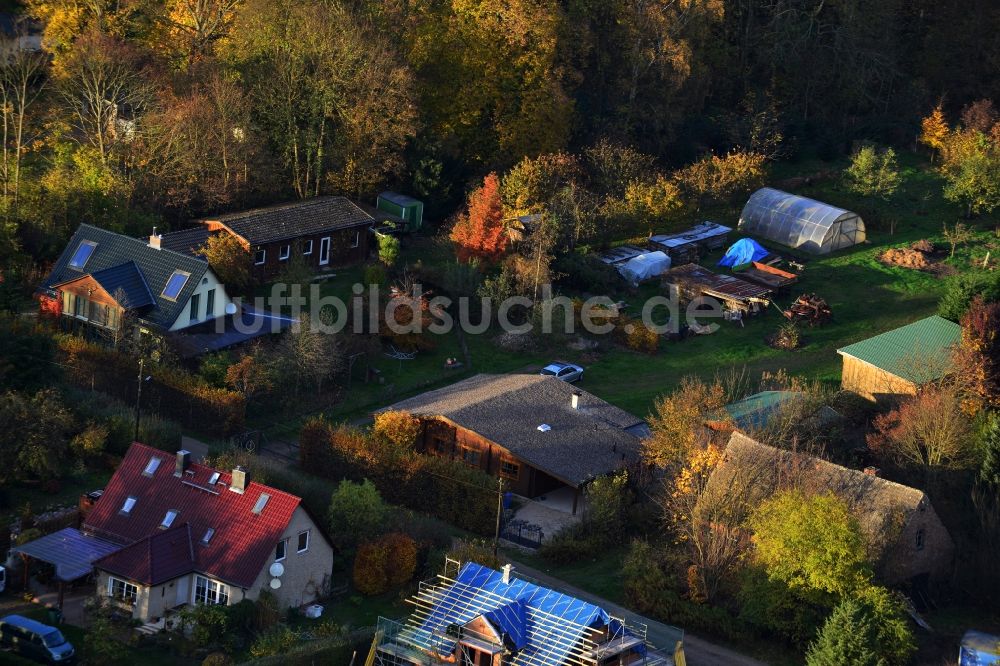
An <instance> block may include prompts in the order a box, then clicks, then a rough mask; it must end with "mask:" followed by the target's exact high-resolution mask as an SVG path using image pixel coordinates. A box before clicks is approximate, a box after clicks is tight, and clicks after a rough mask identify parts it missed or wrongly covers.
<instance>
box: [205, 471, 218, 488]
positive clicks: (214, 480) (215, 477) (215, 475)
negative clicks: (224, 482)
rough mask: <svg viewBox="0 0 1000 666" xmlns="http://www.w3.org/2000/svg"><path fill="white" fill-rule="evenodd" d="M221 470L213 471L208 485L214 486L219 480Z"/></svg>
mask: <svg viewBox="0 0 1000 666" xmlns="http://www.w3.org/2000/svg"><path fill="white" fill-rule="evenodd" d="M219 476H221V475H220V474H219V472H212V476H210V477H208V485H210V486H214V485H215V484H217V483H218V482H219Z"/></svg>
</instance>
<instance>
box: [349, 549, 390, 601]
mask: <svg viewBox="0 0 1000 666" xmlns="http://www.w3.org/2000/svg"><path fill="white" fill-rule="evenodd" d="M388 566H389V548H388V546H387V544H386V543H385V542H383V541H381V540H379V541H370V542H368V543H363V544H361V545H360V546H358V553H357V555H355V556H354V573H353V576H352V579H353V580H354V588H355V589H356V590H357V591H358V592H360V593H361V594H364V595H366V596H374V595H376V594H382V593H383V592H387V591H388V590H389V575H388V572H387V568H388Z"/></svg>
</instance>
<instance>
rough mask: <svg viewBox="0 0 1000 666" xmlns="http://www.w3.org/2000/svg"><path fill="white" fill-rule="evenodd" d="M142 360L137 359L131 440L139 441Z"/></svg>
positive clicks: (143, 360)
mask: <svg viewBox="0 0 1000 666" xmlns="http://www.w3.org/2000/svg"><path fill="white" fill-rule="evenodd" d="M144 362H145V359H143V358H140V359H139V377H138V384H137V388H136V390H135V436H134V437H133V438H132V441H133V442H138V441H139V404H140V401H141V400H142V381H143V379H142V365H143V363H144Z"/></svg>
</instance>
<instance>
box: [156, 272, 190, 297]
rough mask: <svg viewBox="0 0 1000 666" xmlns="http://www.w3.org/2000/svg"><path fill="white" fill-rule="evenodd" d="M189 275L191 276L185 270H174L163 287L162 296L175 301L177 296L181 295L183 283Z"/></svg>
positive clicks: (184, 283)
mask: <svg viewBox="0 0 1000 666" xmlns="http://www.w3.org/2000/svg"><path fill="white" fill-rule="evenodd" d="M189 277H191V274H190V273H187V272H185V271H174V272H173V274H172V275H171V276H170V278H169V279H168V280H167V285H166V286H165V287H163V294H162V296H163V298H166V299H167V300H170V301H176V300H177V297H178V296H180V295H181V290H182V289H183V288H184V285H186V284H187V281H188V278H189Z"/></svg>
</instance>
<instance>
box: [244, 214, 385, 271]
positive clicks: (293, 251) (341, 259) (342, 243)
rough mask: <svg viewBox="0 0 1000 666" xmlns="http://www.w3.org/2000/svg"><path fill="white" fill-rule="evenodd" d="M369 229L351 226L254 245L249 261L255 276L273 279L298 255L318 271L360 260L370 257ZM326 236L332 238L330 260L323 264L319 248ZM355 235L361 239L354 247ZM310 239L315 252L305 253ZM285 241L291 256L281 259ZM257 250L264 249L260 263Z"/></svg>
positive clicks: (357, 262) (358, 239) (356, 262)
mask: <svg viewBox="0 0 1000 666" xmlns="http://www.w3.org/2000/svg"><path fill="white" fill-rule="evenodd" d="M368 229H369V228H368V227H367V226H359V227H351V228H349V229H338V230H336V231H327V232H323V233H320V234H313V235H309V236H301V237H299V238H295V239H290V240H282V241H277V242H274V243H264V244H261V245H253V246H251V247H250V262H251V265H252V267H253V272H254V276H255V277H257V278H258V279H261V280H269V279H273V278H274V277H276V276H278V275H280V274H281V272H282V271H283V270H284V269H285V267H286V266H287V265H288V264H289V263H290V262H291V261H292V260H293V259H295V258H296V257H301V258H304V259H305V260H306V263H307V264H308V265H309V266H310V267H312V268H314V269H315V270H316V272H317V273H320V272H322V271H326V270H332V269H335V268H341V267H343V266H349V265H353V264H359V263H361V262H363V261H364V260H365V259H366V258H367V257H368V246H369V242H370V238H369V237H370V236H371V234H370V233H369V230H368ZM324 238H329V239H330V253H329V257H330V260H329V262H328V263H325V264H320V248H321V246H322V241H323V239H324ZM355 238H356V239H357V241H358V246H357V247H353V244H354V241H355ZM309 241H312V252H311V253H310V254H307V255H303V252H304V251H305V250H307V249H308V245H309ZM285 245H290V246H291V247H290V248H289V250H290V252H289V256H288V259H287V260H281V259H280V257H281V249H282V248H283V247H284V246H285ZM258 250H264V263H263V264H260V265H258V264H257V263H256V256H257V251H258Z"/></svg>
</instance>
